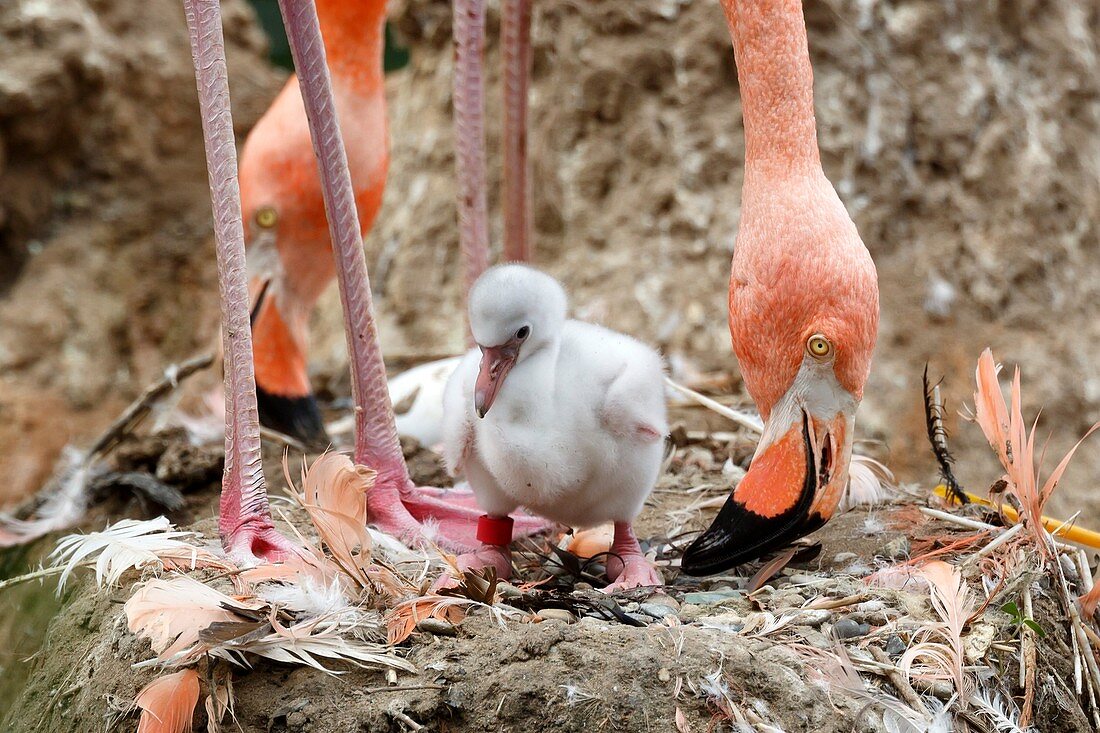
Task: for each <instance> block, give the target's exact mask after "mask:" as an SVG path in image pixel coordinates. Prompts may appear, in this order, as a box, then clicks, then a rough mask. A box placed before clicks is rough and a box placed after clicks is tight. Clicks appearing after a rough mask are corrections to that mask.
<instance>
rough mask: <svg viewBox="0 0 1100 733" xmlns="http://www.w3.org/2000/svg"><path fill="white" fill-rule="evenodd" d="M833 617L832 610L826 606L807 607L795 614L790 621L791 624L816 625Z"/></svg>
mask: <svg viewBox="0 0 1100 733" xmlns="http://www.w3.org/2000/svg"><path fill="white" fill-rule="evenodd" d="M832 617H833V612H832V611H830V610H829V609H827V608H807V609H803V610H801V611H799V612H798V613H797V614H795V617H794V620H793V621H791V624H792V625H793V626H810V627H817V626H821V624H823V623H825V622H826V621H828V620H829V619H831V618H832Z"/></svg>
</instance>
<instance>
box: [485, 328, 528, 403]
mask: <svg viewBox="0 0 1100 733" xmlns="http://www.w3.org/2000/svg"><path fill="white" fill-rule="evenodd" d="M520 343H521V342H520V341H517V340H515V339H513V340H511V341H508V342H507V343H504V344H501V345H500V346H482V347H481V369H480V370H478V373H477V382H476V383H475V384H474V409H475V410H477V415H478V417H485V414H486V413H487V412H489V408H490V407H492V406H493V402H494V401H495V400H496V398H497V394H498V393H499V392H500V388H501V386H502V385H503V384H504V378H505V377H507V376H508V372H510V371H511V370H512V367H513V366H515V365H516V359H517V358H518V357H519V347H520Z"/></svg>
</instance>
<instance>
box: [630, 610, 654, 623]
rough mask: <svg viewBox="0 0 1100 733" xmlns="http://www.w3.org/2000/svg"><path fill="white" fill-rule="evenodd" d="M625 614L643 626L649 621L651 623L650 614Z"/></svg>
mask: <svg viewBox="0 0 1100 733" xmlns="http://www.w3.org/2000/svg"><path fill="white" fill-rule="evenodd" d="M626 615H627V616H629V617H630V618H632V619H634V620H635V621H637V622H639V623H641V624H642V625H643V626H648V625H650V624H651V623H653V617H652V616H646V615H645V614H644V613H628V614H626Z"/></svg>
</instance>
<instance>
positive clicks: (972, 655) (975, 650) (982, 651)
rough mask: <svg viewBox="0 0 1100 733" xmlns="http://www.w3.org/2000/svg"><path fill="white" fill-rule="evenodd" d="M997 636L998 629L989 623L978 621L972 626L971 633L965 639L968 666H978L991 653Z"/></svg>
mask: <svg viewBox="0 0 1100 733" xmlns="http://www.w3.org/2000/svg"><path fill="white" fill-rule="evenodd" d="M996 636H997V629H996V628H995V627H994V626H993V625H992V624H989V623H985V622H983V621H976V622H974V623H973V624H971V625H970V633H969V634H967V635H966V636H964V637H963V640H962V642H963V656H964V657H965V658H966V662H967V664H977V663H978V661H979V660H981V659H983V658H984V657H985V655H986V653H987V652H988V651H989V646H990V644H992V643H993V639H994V638H995V637H996Z"/></svg>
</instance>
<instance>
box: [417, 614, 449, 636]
mask: <svg viewBox="0 0 1100 733" xmlns="http://www.w3.org/2000/svg"><path fill="white" fill-rule="evenodd" d="M416 630H417V631H423V632H424V633H425V634H434V635H435V636H456V635H457V634H458V629H456V628H455V625H454V624H452V623H451V622H450V621H444V620H443V619H439V618H426V619H423V620H422V621H418V622H417V624H416Z"/></svg>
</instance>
